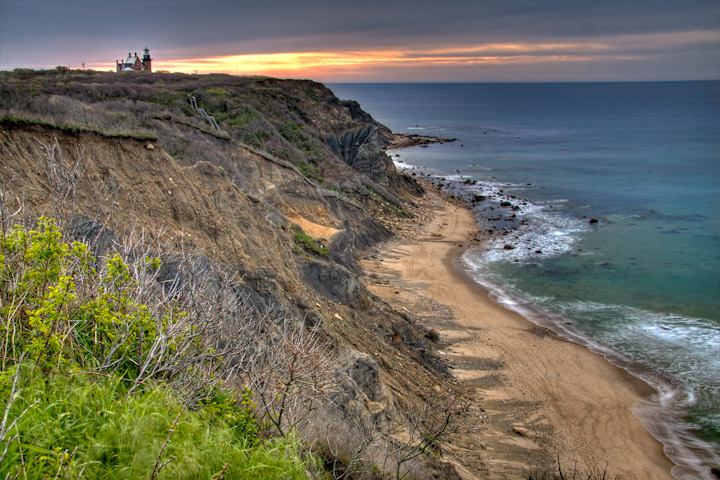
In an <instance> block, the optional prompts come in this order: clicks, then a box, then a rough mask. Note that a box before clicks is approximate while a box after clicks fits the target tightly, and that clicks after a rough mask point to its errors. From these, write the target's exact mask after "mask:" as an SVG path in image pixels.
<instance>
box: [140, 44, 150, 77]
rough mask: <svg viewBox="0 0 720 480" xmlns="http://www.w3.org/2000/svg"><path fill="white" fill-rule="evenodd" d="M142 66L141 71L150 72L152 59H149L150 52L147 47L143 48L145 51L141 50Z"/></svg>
mask: <svg viewBox="0 0 720 480" xmlns="http://www.w3.org/2000/svg"><path fill="white" fill-rule="evenodd" d="M142 64H143V70H147V71H148V72H152V58H150V50H148V47H145V50H143V57H142Z"/></svg>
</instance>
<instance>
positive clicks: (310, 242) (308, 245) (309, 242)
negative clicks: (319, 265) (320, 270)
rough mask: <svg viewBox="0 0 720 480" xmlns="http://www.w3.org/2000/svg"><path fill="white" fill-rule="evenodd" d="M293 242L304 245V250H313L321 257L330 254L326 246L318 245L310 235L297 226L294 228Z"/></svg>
mask: <svg viewBox="0 0 720 480" xmlns="http://www.w3.org/2000/svg"><path fill="white" fill-rule="evenodd" d="M295 242H296V243H298V244H300V245H302V246H304V247H305V249H306V250H309V251H311V252H314V253H315V254H317V255H320V256H321V257H327V256H328V255H329V254H330V251H329V250H328V248H327V247H324V246H320V245H318V244H317V243H316V242H315V239H314V238H312V237H311V236H310V235H308V234H307V233H305V232H303V231H302V230H300V229H299V228H296V229H295Z"/></svg>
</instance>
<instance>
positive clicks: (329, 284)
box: [300, 261, 361, 305]
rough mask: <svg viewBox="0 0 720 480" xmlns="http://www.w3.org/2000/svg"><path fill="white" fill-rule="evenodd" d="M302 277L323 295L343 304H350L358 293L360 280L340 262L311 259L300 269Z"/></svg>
mask: <svg viewBox="0 0 720 480" xmlns="http://www.w3.org/2000/svg"><path fill="white" fill-rule="evenodd" d="M300 274H301V275H302V277H303V279H304V280H305V281H306V282H307V283H308V284H309V285H310V286H311V287H312V288H313V289H315V291H316V292H318V293H319V294H320V295H322V296H323V297H325V298H327V299H329V300H332V301H333V302H337V303H342V304H345V305H348V304H352V303H353V302H354V301H355V300H356V299H357V297H358V295H359V294H360V292H361V290H360V281H359V280H358V279H357V277H356V276H355V275H353V273H352V272H351V271H350V270H348V269H347V268H345V267H343V266H342V265H340V264H337V263H333V262H319V261H313V262H309V263H306V264H304V265H303V266H302V267H301V269H300Z"/></svg>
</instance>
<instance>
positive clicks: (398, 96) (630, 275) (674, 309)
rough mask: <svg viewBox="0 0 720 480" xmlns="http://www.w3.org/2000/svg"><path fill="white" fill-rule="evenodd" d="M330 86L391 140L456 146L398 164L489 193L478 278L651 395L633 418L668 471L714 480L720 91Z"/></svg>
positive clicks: (718, 436) (471, 255)
mask: <svg viewBox="0 0 720 480" xmlns="http://www.w3.org/2000/svg"><path fill="white" fill-rule="evenodd" d="M330 88H331V89H332V90H333V91H334V92H335V93H336V95H338V96H339V97H340V98H351V99H354V100H358V101H359V102H360V104H361V105H362V107H363V108H364V109H365V110H366V111H368V112H369V113H371V114H372V115H373V116H374V117H375V118H376V119H377V120H378V121H380V122H382V123H384V124H386V125H387V126H388V127H390V128H391V129H392V130H393V131H397V132H407V133H419V134H426V135H435V136H441V137H446V138H457V139H458V140H457V141H456V142H454V143H451V144H444V145H433V146H430V147H428V148H412V149H405V150H402V151H399V152H396V153H398V154H400V157H399V158H395V160H396V162H397V165H398V166H399V167H402V168H409V169H411V171H413V172H415V173H422V174H430V175H433V176H434V177H435V178H436V179H438V180H437V181H439V182H442V183H443V184H445V185H446V188H448V189H450V190H453V191H455V192H456V193H457V194H458V195H462V196H465V197H466V198H472V197H473V196H474V195H478V194H481V195H484V196H485V197H487V199H486V200H484V201H479V202H477V203H476V204H475V205H476V206H475V213H476V215H477V216H478V217H479V218H491V219H495V220H493V221H492V222H491V223H494V224H495V225H496V226H497V228H498V229H497V230H495V232H494V233H493V235H492V236H491V240H490V242H489V243H488V245H487V246H486V247H485V248H483V249H478V250H474V251H470V252H468V253H467V254H466V255H465V257H464V259H463V260H464V262H465V265H466V267H467V269H468V271H469V272H470V273H471V274H472V275H473V277H474V278H475V279H476V280H477V281H478V282H479V283H481V284H482V285H484V286H485V287H486V288H488V289H489V290H490V291H491V293H492V295H493V297H494V298H495V299H496V300H497V301H499V302H502V303H505V304H507V305H508V306H509V307H511V308H515V309H516V310H519V311H521V312H522V313H524V314H525V315H526V316H528V317H530V318H531V319H533V320H534V321H538V322H540V323H544V324H547V325H549V326H551V327H553V328H554V329H555V330H557V331H559V332H561V333H563V334H565V335H566V336H568V337H571V338H573V339H575V340H576V341H578V342H580V343H583V344H585V345H587V346H588V347H589V348H592V349H593V350H595V351H598V352H601V353H603V354H604V355H606V357H608V358H609V359H610V360H611V361H613V362H614V363H616V364H618V365H620V366H622V367H624V368H627V369H628V370H629V371H631V372H632V373H633V374H635V375H636V376H639V377H641V378H643V379H645V380H646V381H648V383H650V384H652V385H653V386H655V387H656V388H657V389H658V394H657V395H656V396H654V397H653V398H651V399H648V402H647V403H646V404H645V405H642V406H638V408H637V414H638V416H639V417H640V418H641V419H642V420H643V422H644V423H645V425H646V427H647V428H648V429H649V430H650V431H651V432H652V433H653V434H654V435H656V436H657V437H658V438H659V439H660V440H661V441H663V443H664V444H665V447H666V453H667V454H668V455H669V456H670V457H671V458H672V459H673V460H674V461H675V462H676V463H678V464H679V465H680V466H679V467H677V468H676V469H675V470H674V471H673V474H674V475H675V476H676V477H677V478H711V477H709V475H710V473H709V465H711V464H715V465H719V464H720V82H662V83H576V84H558V83H556V84H553V83H546V84H335V85H331V86H330ZM503 201H505V202H509V203H510V206H505V207H502V206H500V202H503ZM506 205H507V204H506ZM513 207H514V208H513ZM513 215H514V216H513ZM591 218H592V219H597V223H590V219H591ZM483 224H484V223H483ZM506 227H507V229H508V230H507V231H506V232H505V233H504V234H503V233H502V232H501V230H502V229H503V228H506ZM506 245H508V247H513V248H512V249H510V248H506V247H505V246H506Z"/></svg>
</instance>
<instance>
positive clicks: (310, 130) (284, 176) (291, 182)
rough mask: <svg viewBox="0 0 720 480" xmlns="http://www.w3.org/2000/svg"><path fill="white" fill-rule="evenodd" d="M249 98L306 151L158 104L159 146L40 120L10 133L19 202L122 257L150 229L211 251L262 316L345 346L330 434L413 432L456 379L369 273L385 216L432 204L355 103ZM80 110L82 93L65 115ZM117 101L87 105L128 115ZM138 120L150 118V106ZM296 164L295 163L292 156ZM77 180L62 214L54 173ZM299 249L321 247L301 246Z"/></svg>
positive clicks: (4, 130)
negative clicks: (407, 409) (358, 429)
mask: <svg viewBox="0 0 720 480" xmlns="http://www.w3.org/2000/svg"><path fill="white" fill-rule="evenodd" d="M243 82H245V81H244V80H243ZM241 84H242V85H241V86H242V94H239V93H238V94H237V95H234V96H230V97H229V98H230V99H232V98H235V99H237V98H240V96H243V95H249V94H250V93H248V92H252V91H255V92H256V93H257V98H254V99H253V100H252V101H248V103H247V104H246V106H245V107H244V108H245V111H253V112H257V110H256V109H255V106H257V105H263V104H264V105H265V108H266V109H267V110H266V111H265V112H264V113H263V115H264V117H263V119H264V120H263V121H264V122H266V123H268V124H270V123H272V122H273V121H274V120H273V118H274V117H273V115H279V116H281V117H282V118H283V119H284V120H282V121H281V123H282V124H283V125H284V126H285V127H287V125H289V124H292V125H295V127H288V128H290V129H291V130H293V129H294V131H295V133H296V134H297V135H296V137H293V133H292V132H291V131H284V133H282V134H281V135H280V137H282V139H284V140H283V141H285V140H288V139H291V140H293V141H294V142H295V143H293V142H290V141H288V143H289V145H287V146H286V147H283V144H282V141H281V140H280V139H276V140H277V141H274V140H273V139H272V138H270V139H269V140H268V142H266V144H265V147H267V148H261V146H259V145H250V144H249V143H248V138H249V137H248V136H247V135H243V134H242V132H238V131H235V129H234V127H233V126H232V125H233V123H232V118H234V117H226V118H225V119H222V118H221V121H220V126H221V127H223V128H224V130H223V131H221V132H217V131H209V130H208V129H207V128H205V126H204V125H201V124H200V123H198V122H195V120H196V119H195V118H194V117H193V116H192V115H193V112H190V115H188V117H189V119H180V118H177V117H179V116H180V114H181V113H180V112H179V111H178V110H177V109H173V107H168V108H167V110H168V111H167V112H164V113H163V111H162V110H163V108H161V107H157V104H154V103H151V104H150V105H149V106H148V107H147V109H146V111H144V113H142V115H144V117H143V118H142V119H141V120H140V123H142V124H143V125H148V126H149V127H150V128H151V130H152V132H154V134H155V135H156V136H157V137H156V138H147V139H137V138H125V137H118V136H113V135H111V134H107V133H106V132H104V133H98V132H93V131H81V129H73V128H68V127H67V126H65V127H63V128H57V127H54V126H52V125H48V124H47V123H52V122H45V124H39V123H40V122H38V121H35V120H33V118H32V108H31V107H27V112H25V113H26V115H25V117H30V118H29V120H17V119H15V120H5V121H3V122H2V123H0V181H1V183H0V187H1V188H2V191H3V195H6V196H7V197H8V198H10V197H12V198H16V199H18V200H19V201H20V202H21V203H23V204H24V208H25V209H26V210H27V211H28V212H31V213H32V214H33V215H37V216H39V215H53V214H56V213H57V212H61V213H62V214H68V215H69V216H68V218H69V223H68V224H67V225H68V226H70V225H72V228H75V229H76V231H77V232H79V233H78V234H80V233H83V232H84V234H85V235H86V236H87V233H88V232H95V233H98V232H100V231H104V232H105V233H104V234H103V235H104V236H103V237H102V238H103V240H102V242H104V244H106V245H109V243H111V242H112V241H113V239H115V238H119V237H120V236H121V235H123V234H125V233H126V232H128V231H129V230H135V231H137V230H142V231H144V232H145V238H146V241H147V242H149V243H152V242H154V241H157V240H158V238H159V237H160V236H162V237H163V238H172V239H173V240H172V241H173V242H174V244H175V246H176V248H194V249H197V250H198V251H199V252H201V253H202V255H204V256H205V257H206V258H207V261H209V262H213V263H215V264H218V265H222V266H223V267H224V268H226V269H228V270H230V271H232V272H233V273H236V274H237V278H238V288H241V289H242V290H243V291H244V292H245V293H246V295H247V296H248V297H249V298H250V300H251V301H252V302H253V304H254V305H255V306H256V307H257V308H258V309H259V310H261V311H263V310H269V309H273V310H275V311H280V312H282V314H283V315H284V316H286V317H288V318H292V319H294V321H295V322H304V323H305V324H306V325H312V326H318V327H321V331H322V334H323V335H324V336H325V338H327V339H328V341H330V342H331V344H332V345H333V349H334V351H335V354H336V357H337V362H338V363H337V365H338V366H337V370H336V375H337V376H338V379H339V385H340V386H341V389H340V391H338V392H337V393H336V394H335V395H334V397H333V399H332V403H333V404H334V405H333V408H332V409H330V408H328V409H327V410H326V411H324V413H323V415H325V417H326V419H327V418H332V419H333V420H332V421H338V422H343V421H350V420H349V419H351V418H352V419H357V418H365V419H366V420H367V421H368V422H370V423H372V424H373V425H375V426H376V427H377V428H386V429H392V428H393V425H395V426H397V425H402V424H403V422H404V420H403V415H402V414H401V413H400V412H401V411H402V408H401V407H402V406H403V405H407V404H408V403H409V402H412V401H413V399H421V398H425V397H426V396H427V395H428V392H430V391H434V390H435V389H436V386H437V385H438V384H439V382H441V381H442V378H443V377H444V376H445V374H446V369H445V366H444V365H443V364H442V363H441V362H440V361H439V360H437V358H436V357H435V356H434V355H433V345H432V343H431V342H430V341H428V340H427V337H426V334H427V332H425V331H424V330H423V329H422V328H420V327H418V326H416V325H415V324H413V323H412V322H411V321H410V320H409V319H408V317H407V316H405V315H403V314H400V313H398V312H395V311H393V310H392V309H390V308H389V307H388V306H387V305H385V304H383V303H382V302H379V301H377V299H375V298H374V297H373V296H372V295H370V294H369V293H368V291H367V290H366V289H365V287H364V286H363V285H362V283H361V281H360V280H359V271H358V267H357V265H356V263H355V259H356V258H357V256H358V255H359V253H360V252H362V251H364V250H366V249H368V248H370V247H372V246H373V245H376V244H378V243H379V242H382V241H384V240H386V239H388V238H390V237H391V235H392V232H391V231H390V230H389V229H388V228H387V227H386V226H385V225H384V224H383V223H382V222H381V221H380V220H379V218H378V216H377V214H378V213H382V214H385V215H387V214H396V213H397V212H402V208H403V206H407V205H410V204H411V203H412V198H413V195H418V194H420V193H421V192H422V189H421V188H420V187H419V186H418V185H417V184H416V183H415V182H414V180H412V178H410V177H406V176H403V175H400V174H398V172H397V171H396V170H395V168H394V166H393V164H392V162H391V160H390V159H389V157H388V156H387V155H386V154H385V151H384V148H385V146H386V145H387V144H388V142H389V139H390V136H391V134H390V132H389V131H388V130H387V128H385V127H384V126H382V125H379V124H378V123H377V122H375V121H374V120H373V119H372V118H371V117H370V116H369V115H368V114H366V113H365V112H362V110H361V109H360V108H359V106H358V105H357V104H356V103H354V102H340V101H339V100H338V99H337V98H335V97H334V95H332V93H331V92H330V91H329V90H327V89H326V88H325V87H323V86H321V85H319V84H316V83H313V82H307V81H302V82H301V81H297V82H295V81H286V82H283V81H278V80H260V81H254V82H250V83H247V84H245V83H242V82H241ZM146 87H147V86H143V87H142V88H146ZM221 87H223V88H225V89H228V88H229V87H228V86H227V85H225V84H222V85H221V86H218V87H217V88H218V89H219V88H221ZM73 88H74V87H73ZM128 88H130V89H131V90H132V88H133V87H128ZM164 88H165V87H162V89H163V91H164ZM204 88H206V89H208V88H209V87H208V86H207V85H205V87H204ZM238 88H239V87H238ZM258 92H259V93H258ZM269 92H270V93H269ZM1 93H3V92H2V91H0V94H1ZM62 93H63V92H62V91H60V92H54V93H53V95H54V96H55V97H56V98H59V97H62ZM150 93H152V92H150ZM15 94H17V91H16V92H15ZM154 94H158V95H159V93H158V92H155V93H154ZM5 95H6V97H7V95H9V94H8V92H7V90H6V91H5ZM129 95H132V92H131V93H130V94H129ZM143 95H149V94H148V93H147V92H145V93H143ZM208 95H214V94H208ZM200 97H202V96H199V99H200V100H202V98H200ZM172 98H175V97H172ZM208 98H209V97H208ZM243 98H244V97H243ZM269 98H272V99H273V101H272V102H271V101H269V100H268V99H269ZM216 100H217V99H216ZM230 101H231V100H228V102H230ZM77 102H81V101H80V100H78V99H77V96H76V97H75V98H73V95H72V94H68V95H67V96H66V98H65V99H64V100H63V99H62V98H61V100H56V101H55V103H56V104H62V105H67V104H68V103H72V104H73V105H75V103H77ZM102 102H104V103H102V105H94V104H93V102H90V101H88V102H86V104H87V106H88V108H91V109H92V108H101V109H102V110H103V111H110V110H111V109H112V108H115V109H116V110H114V114H118V112H125V110H122V109H120V106H119V105H115V106H113V105H111V104H110V103H109V102H110V100H103V101H102ZM263 102H264V103H263ZM81 103H82V102H81ZM226 107H227V109H232V108H234V107H231V106H227V105H226ZM13 108H14V113H15V114H19V113H22V111H21V109H22V102H21V101H18V100H17V99H16V100H15V106H14V107H13ZM73 108H75V107H73ZM135 108H136V110H142V109H143V108H145V107H142V108H141V107H139V106H138V104H137V102H136V104H135ZM273 112H274V113H273ZM121 114H123V115H130V113H128V112H126V113H121ZM134 114H135V115H137V112H135V113H134ZM18 116H22V115H18ZM60 117H62V113H61V112H59V113H56V114H55V117H52V115H51V118H60ZM288 118H289V119H288ZM93 121H95V122H99V120H93ZM90 124H91V126H92V125H93V123H92V122H90ZM266 126H267V125H266ZM296 127H297V128H296ZM283 128H284V127H283ZM89 129H90V130H92V128H89ZM268 129H270V127H268ZM98 130H99V129H98ZM298 132H300V133H298ZM178 139H181V140H182V141H183V142H185V143H184V145H185V146H184V147H183V146H182V145H181V143H182V142H180V140H178ZM179 142H180V143H179ZM273 142H274V143H273ZM283 148H285V150H283ZM283 152H285V153H284V154H283V156H284V157H286V158H281V156H278V153H283ZM313 160H314V163H313ZM58 165H59V166H60V167H58ZM73 165H78V166H80V168H79V169H77V170H76V173H74V174H73V175H76V177H75V178H73V179H71V181H72V182H75V185H76V190H75V191H74V192H73V195H72V198H66V200H65V201H64V202H63V204H62V205H60V204H59V203H58V200H57V199H58V198H61V197H62V196H63V194H62V192H60V191H58V189H62V188H63V187H62V185H59V184H58V182H57V181H54V180H53V178H54V177H53V175H54V173H53V169H56V170H57V168H60V169H61V170H62V169H65V170H66V171H70V170H72V168H73ZM309 166H313V168H314V169H310V170H308V168H309ZM68 212H69V213H68ZM403 213H404V212H403ZM404 214H405V213H404ZM83 222H85V223H83ZM83 225H84V226H83ZM103 229H104V230H103ZM298 234H305V235H306V236H307V237H309V238H311V239H312V240H313V242H314V245H315V246H316V247H317V248H316V249H315V248H310V247H309V246H308V245H307V244H305V243H303V242H301V241H298V238H299V237H298ZM325 248H326V249H327V251H324V249H325ZM335 417H337V418H335ZM353 421H356V420H353Z"/></svg>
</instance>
